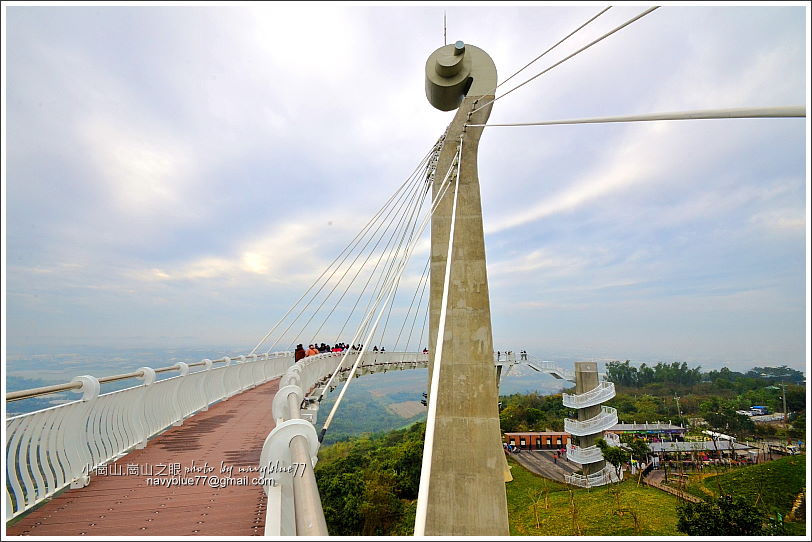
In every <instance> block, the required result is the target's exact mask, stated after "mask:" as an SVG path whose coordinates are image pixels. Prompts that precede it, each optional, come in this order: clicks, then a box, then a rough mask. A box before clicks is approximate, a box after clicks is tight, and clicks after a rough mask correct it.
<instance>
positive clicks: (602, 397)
mask: <svg viewBox="0 0 812 542" xmlns="http://www.w3.org/2000/svg"><path fill="white" fill-rule="evenodd" d="M614 396H615V385H614V383H612V382H608V381H605V380H604V381H600V382H598V384H597V385H596V386H595V387H594V388H592V389H591V390H588V391H586V392H584V393H579V394H568V393H565V394H563V395H562V402H563V403H564V406H565V407H568V408H573V409H577V410H583V409H587V408H590V407H595V406H598V405H601V404H602V403H604V402H606V401H608V400H610V399H612V398H613V397H614ZM593 410H594V409H593ZM617 422H618V418H617V410H616V409H614V408H612V407H608V406H601V408H600V411H599V412H598V413H597V415H595V416H593V417H592V418H589V419H587V420H573V419H571V418H565V419H564V431H566V432H567V433H569V434H571V435H573V436H574V437H594V436H598V435H599V434H602V433H604V431H606V430H607V429H610V428H611V427H613V426H615V425H616V424H617ZM601 436H602V437H603V438H604V440H606V442H607V443H608V444H609V445H610V446H618V445H619V444H620V438H619V437H618V436H617V435H616V434H614V433H605V434H603V435H601ZM577 440H578V442H579V443H581V444H583V441H582V440H581V439H580V438H578V439H577ZM587 442H594V440H593V439H589V440H587ZM567 459H568V460H569V461H572V462H574V463H578V464H580V465H593V468H596V467H597V466H596V465H594V464H595V463H598V462H600V461H603V460H604V459H603V453H602V452H601V449H600V448H598V446H597V445H592V446H586V447H581V446H578V445H576V444H575V443H574V442H570V443H569V445H568V446H567ZM564 481H565V482H566V483H568V484H571V485H574V486H578V487H595V486H602V485H606V484H609V483H613V482H617V481H619V477H618V475H617V472H616V471H615V468H614V467H613V466H612V465H610V464H606V465H605V466H604V467H603V468H601V469H600V470H598V471H597V472H593V473H590V474H571V475H567V476H566V477H565V479H564Z"/></svg>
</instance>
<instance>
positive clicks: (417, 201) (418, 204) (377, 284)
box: [336, 186, 425, 343]
mask: <svg viewBox="0 0 812 542" xmlns="http://www.w3.org/2000/svg"><path fill="white" fill-rule="evenodd" d="M421 190H422V187H420V186H418V188H417V190H416V191H415V193H414V196H415V199H414V200H413V201H414V203H415V204H416V205H414V206H412V205H411V203H410V204H409V205H407V209H408V208H412V209H413V210H419V209H420V207H422V201H421V199H418V197H417V196H418V194H419V193H420V191H421ZM424 195H425V194H424ZM413 212H414V211H413ZM406 214H410V215H411V213H406ZM406 214H403V215H401V220H400V221H399V222H398V226H397V227H396V229H395V231H393V232H392V236H391V237H390V238H389V241H388V242H387V243H386V246H385V247H384V249H383V251H382V252H381V254H380V256H379V257H378V260H377V262H376V263H375V267H374V268H373V269H372V272H371V273H370V275H369V276H368V277H367V281H366V283H365V284H364V287H363V288H362V289H361V292H360V293H359V294H358V297H357V298H356V300H355V303H354V304H353V307H352V309H350V311H349V313H348V314H347V318H346V320H344V324H343V325H342V326H341V329H340V330H339V332H338V335H337V338H336V341H338V340H339V338H340V337H341V334H342V333H344V329H345V328H346V327H347V324H348V323H349V322H350V320H351V319H352V316H353V314H355V309H356V308H357V307H358V303H360V301H361V299H363V297H364V294H365V293H366V291H367V288H368V287H369V283H370V282H371V281H372V277H377V280H376V282H375V286H374V287H373V289H372V292H373V294H372V295H371V296H370V299H369V302H368V303H367V306H366V308H365V309H364V311H363V312H362V314H366V313H367V312H368V311H369V307H370V304H371V303H372V301H373V300H374V299H375V294H374V292H377V291H378V289H379V287H380V285H381V280H382V279H383V276H384V273H383V272H381V273H379V274H377V275H376V274H375V272H376V271H377V269H378V266H379V265H380V264H381V262H382V261H383V258H384V256H385V255H386V254H387V253H388V254H389V260H387V263H384V265H383V268H382V269H386V268H387V266H388V265H389V263H388V262H389V261H390V260H391V258H392V257H393V256H394V254H393V253H391V252H388V251H389V246H390V245H391V243H392V240H393V239H394V238H395V236H396V234H397V229H398V228H400V224H401V223H402V221H403V219H404V218H405V217H406ZM353 343H354V341H353Z"/></svg>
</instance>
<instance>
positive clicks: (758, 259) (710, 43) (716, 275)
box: [3, 3, 810, 370]
mask: <svg viewBox="0 0 812 542" xmlns="http://www.w3.org/2000/svg"><path fill="white" fill-rule="evenodd" d="M603 7H604V5H602V4H592V5H581V4H579V5H568V4H558V5H556V4H515V5H505V4H501V3H500V4H499V5H488V4H464V3H455V4H451V3H449V4H439V3H436V4H423V5H417V4H415V5H409V4H381V5H368V4H367V5H348V4H347V5H334V4H329V5H326V4H319V5H314V4H304V5H303V4H286V5H279V4H261V3H250V4H241V5H228V6H225V5H197V6H195V5H182V6H171V5H164V6H160V5H158V6H124V5H120V6H103V5H92V6H86V7H83V6H74V5H68V4H66V5H49V6H32V5H19V4H18V5H14V4H13V3H8V4H6V5H4V7H3V9H4V21H3V22H4V25H5V28H4V33H3V39H4V40H5V43H4V48H3V51H4V53H3V54H4V55H5V58H4V62H3V67H4V81H3V100H4V103H3V105H4V115H3V119H4V120H3V122H4V127H5V134H4V135H5V137H3V153H4V157H3V158H4V159H3V213H4V228H3V238H4V273H3V280H4V288H3V291H4V298H3V301H4V314H5V317H4V326H5V340H4V345H5V348H6V349H7V351H8V352H12V351H15V350H18V349H29V350H30V349H34V350H35V349H37V348H40V347H41V348H54V347H57V348H58V347H63V346H64V347H68V346H70V345H77V344H86V345H97V346H98V345H100V346H109V347H110V348H115V347H120V346H132V345H145V346H154V345H164V344H165V345H172V346H182V345H198V346H199V345H208V344H211V345H223V344H228V345H235V347H240V346H242V347H244V350H245V351H246V352H247V351H249V350H250V349H251V348H252V347H253V345H254V344H256V342H257V341H258V340H259V338H261V337H262V336H263V334H264V333H265V332H266V331H267V330H268V328H269V327H270V326H272V325H273V324H274V323H275V322H276V321H277V320H278V319H279V318H280V316H282V315H283V314H284V313H285V311H287V309H288V308H289V307H290V306H291V304H293V303H294V302H295V301H296V299H298V297H299V296H300V295H301V294H302V293H303V292H304V291H305V289H306V288H307V287H308V286H309V285H310V283H311V282H312V281H313V280H314V279H315V278H316V277H317V276H318V275H319V274H320V273H321V272H322V270H323V269H324V268H325V266H326V265H327V264H328V263H329V262H330V261H332V260H333V258H334V257H335V256H336V255H337V254H338V253H339V252H340V251H341V249H342V248H344V246H345V245H346V244H347V243H348V242H349V241H350V240H351V239H352V238H353V237H354V236H355V234H356V233H357V232H358V231H359V229H360V228H361V227H362V226H363V224H364V223H365V222H366V220H367V219H368V218H369V217H371V216H372V215H373V213H375V212H376V210H377V209H378V208H379V207H380V206H381V204H382V203H383V202H384V201H385V200H386V199H387V198H388V197H389V196H390V195H391V194H392V193H393V192H394V191H395V189H396V188H397V187H398V186H399V185H400V184H401V183H402V182H403V181H404V180H405V179H406V177H407V176H408V175H409V174H410V172H411V171H412V170H413V168H414V167H415V166H416V165H417V163H418V162H419V161H420V159H421V158H422V157H423V155H424V154H425V153H426V151H427V150H428V149H429V148H430V147H431V145H432V144H433V143H434V141H435V140H436V139H437V137H438V136H439V135H440V134H442V132H443V130H444V129H445V127H446V125H447V124H448V123H449V122H450V120H451V118H452V117H453V112H441V111H438V110H436V109H433V108H432V107H431V105H430V104H429V103H428V101H427V100H426V97H425V91H424V64H425V60H426V58H427V57H428V55H429V54H430V53H431V52H432V51H433V50H434V49H436V48H437V47H440V46H442V45H443V43H444V40H443V13H444V12H445V14H446V19H447V38H448V41H449V42H453V41H456V40H463V41H465V42H466V43H471V44H473V45H476V46H478V47H480V48H482V49H484V50H485V51H486V52H488V53H489V54H490V55H491V57H492V58H493V60H494V62H495V64H496V66H497V70H498V72H499V80H500V81H502V80H504V79H505V78H506V77H507V76H508V75H510V74H512V73H513V72H515V71H516V70H518V69H519V68H521V67H522V66H524V65H525V64H526V63H527V62H529V61H530V60H532V59H533V58H534V57H536V56H538V55H539V54H540V53H541V52H542V51H544V50H545V49H547V48H548V47H550V46H551V45H552V44H554V43H555V42H557V41H558V40H560V39H561V38H563V37H564V36H565V35H567V34H568V33H570V32H571V31H572V30H574V29H575V28H577V27H578V26H579V25H581V24H582V23H583V22H585V21H586V20H587V19H589V18H590V17H592V16H593V15H594V14H596V13H597V12H598V11H600V10H601V9H602V8H603ZM646 7H647V6H644V5H635V4H622V3H621V4H616V5H615V6H614V7H613V8H612V9H610V10H609V11H608V12H606V13H605V14H604V15H602V16H601V17H599V18H598V19H596V20H595V21H594V22H593V23H591V24H590V25H588V26H587V27H586V28H584V29H583V30H582V31H580V32H578V33H577V34H576V35H575V36H573V37H572V38H571V39H569V40H567V41H566V42H565V43H564V44H562V45H561V46H559V48H556V49H555V50H554V51H553V52H551V53H550V54H548V55H546V56H545V57H544V58H542V59H541V60H540V61H539V62H537V63H535V64H533V66H531V67H530V68H528V69H527V70H525V71H524V72H522V73H521V74H520V75H519V76H517V77H516V78H515V79H513V80H511V82H510V83H509V84H508V85H506V88H509V87H510V86H512V83H513V81H516V82H520V81H523V80H525V79H526V78H527V77H530V76H532V75H533V74H535V73H538V72H539V71H541V70H542V69H544V68H546V67H548V66H550V65H552V64H553V63H554V62H556V61H558V60H560V59H562V58H564V57H565V56H567V55H568V54H570V53H572V52H574V51H575V50H577V49H578V48H580V47H582V46H583V45H586V44H587V43H589V42H590V41H592V40H594V39H595V38H596V37H598V36H600V35H602V34H604V33H606V32H608V31H609V30H611V29H612V28H614V27H615V26H617V25H619V24H621V23H623V22H625V21H626V20H628V19H629V18H631V17H633V16H634V15H636V14H637V13H640V12H641V11H643V10H644V9H645V8H646ZM808 33H809V10H808V6H805V5H803V4H797V5H789V6H780V7H772V6H771V7H766V6H758V5H752V6H748V7H734V6H727V5H720V6H681V5H678V4H669V3H665V4H663V7H661V8H660V9H657V10H655V11H654V12H652V13H651V14H649V15H647V16H646V17H643V18H642V19H640V20H639V21H637V22H635V23H633V24H631V25H630V26H628V27H626V28H624V29H622V30H621V31H619V32H618V33H616V34H614V35H612V36H610V37H609V38H607V39H606V40H604V41H602V42H600V43H598V44H597V45H595V46H594V47H592V48H590V49H589V50H587V51H584V52H583V53H582V54H579V55H578V56H576V57H574V58H572V59H570V60H568V61H566V62H564V63H563V64H561V65H560V66H558V67H556V68H555V69H553V70H551V71H550V72H548V73H546V74H544V75H543V76H541V77H539V78H538V79H536V80H534V81H533V82H531V83H529V84H528V85H526V86H524V87H522V88H521V89H519V90H517V91H516V92H513V93H512V94H510V95H509V96H506V97H505V98H504V99H500V100H497V102H496V103H495V104H494V108H493V112H492V114H491V118H490V121H491V122H494V123H497V122H502V123H512V122H528V121H542V120H552V119H566V118H579V117H591V116H609V115H625V114H641V113H653V112H661V111H680V110H694V109H713V108H730V107H751V106H752V107H759V106H784V105H804V104H805V105H807V107H808V100H809V94H808V91H809V87H808V85H809V72H808V67H807V66H808V63H809V59H808V58H807V56H806V55H807V53H806V52H805V51H807V50H808V46H809V36H808ZM808 130H809V124H808V120H807V119H750V120H738V119H737V120H708V121H678V122H658V123H634V124H629V123H627V124H607V125H578V126H548V127H522V128H518V127H512V128H497V127H492V128H486V129H485V133H484V135H483V137H482V140H481V144H480V151H479V177H480V183H481V193H482V207H483V220H484V224H485V242H486V250H487V264H488V276H489V282H490V299H491V313H492V319H493V333H494V347H495V348H498V349H502V350H508V349H509V350H515V351H518V350H522V349H523V350H527V351H528V352H529V353H530V354H531V357H534V358H537V359H567V360H572V361H578V360H583V359H597V360H607V359H631V360H632V361H635V362H642V361H646V362H656V361H666V362H671V361H687V362H689V363H690V364H692V365H693V364H700V365H702V366H703V367H720V366H723V365H724V366H728V367H730V368H731V369H736V370H746V369H749V368H751V367H753V366H754V365H781V364H785V365H788V366H790V367H793V368H796V369H800V370H805V368H806V366H807V365H808V362H809V353H808V352H809V350H808V349H809V346H808V335H807V327H808V321H807V320H808V317H809V292H808V290H807V276H808V267H807V266H808V262H809V255H808V234H809V208H808V200H809V193H808V191H809V186H810V185H809V173H808V152H809V140H808V138H807V136H806V134H807V133H808ZM418 252H420V251H418ZM425 254H426V252H425V247H423V257H425ZM416 256H420V254H417V255H416ZM413 278H414V277H412V279H413ZM406 282H409V281H408V280H407V281H406ZM412 282H414V280H412Z"/></svg>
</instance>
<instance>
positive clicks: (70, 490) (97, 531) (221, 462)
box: [6, 352, 515, 536]
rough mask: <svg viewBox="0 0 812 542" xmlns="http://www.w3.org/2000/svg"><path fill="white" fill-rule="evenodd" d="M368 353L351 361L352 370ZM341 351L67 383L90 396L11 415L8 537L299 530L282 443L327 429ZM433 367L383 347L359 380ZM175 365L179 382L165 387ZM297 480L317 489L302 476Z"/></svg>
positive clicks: (363, 364)
mask: <svg viewBox="0 0 812 542" xmlns="http://www.w3.org/2000/svg"><path fill="white" fill-rule="evenodd" d="M357 356H358V354H357V353H349V354H348V358H349V363H347V362H346V361H345V364H348V365H349V364H352V363H353V362H354V361H357V360H356V358H357ZM342 357H343V354H342V353H327V354H321V355H318V356H312V357H310V358H305V360H302V361H300V362H299V363H296V364H294V363H293V355H292V353H290V352H280V353H276V354H264V355H259V356H240V357H239V358H235V359H233V360H232V359H230V358H222V359H220V360H214V361H211V360H203V361H202V362H198V363H194V364H189V365H187V364H185V363H179V364H177V365H176V366H173V367H171V368H163V369H157V370H153V369H150V368H146V367H144V368H141V369H139V370H138V371H136V372H135V373H132V374H131V375H132V376H133V377H136V378H139V379H141V380H142V383H141V384H140V385H137V386H134V387H131V388H127V389H124V390H120V391H115V392H111V393H106V394H99V382H100V381H105V380H107V381H109V380H110V377H108V378H107V379H95V378H93V377H90V376H84V377H77V379H74V381H73V382H72V383H70V384H67V385H65V386H62V387H66V386H68V387H70V388H72V389H73V390H74V391H77V392H79V393H82V394H83V397H82V399H80V400H77V401H72V402H70V403H66V404H62V405H58V406H56V407H52V408H48V409H44V410H40V411H36V412H31V413H28V414H23V415H20V416H15V417H12V418H9V419H7V420H6V429H7V431H6V461H7V465H8V466H9V467H8V469H7V474H8V476H7V485H6V503H7V507H6V510H7V516H6V519H7V521H8V520H10V521H9V522H8V523H7V533H8V534H9V535H36V536H81V535H98V536H121V535H135V536H137V535H162V536H186V535H209V536H248V535H254V534H256V535H262V534H293V533H296V532H297V529H296V527H295V526H294V525H292V524H291V522H292V520H291V518H295V517H296V513H295V512H294V509H298V507H297V505H296V502H295V499H294V497H295V495H294V492H292V491H291V492H287V493H286V492H285V491H284V489H285V484H284V482H283V483H282V484H280V485H277V486H269V482H268V479H267V478H274V477H275V478H276V479H279V478H280V476H279V475H278V473H277V474H275V475H274V476H269V475H266V473H267V472H269V470H268V467H270V468H274V467H273V465H274V464H275V463H274V461H275V457H270V456H268V453H269V452H268V450H272V449H273V446H274V444H273V443H271V442H270V441H271V440H272V439H271V435H273V434H274V432H279V430H280V429H282V428H284V427H288V428H290V427H293V426H294V425H295V426H297V427H301V426H302V424H304V425H305V426H309V427H310V428H311V429H310V430H311V431H312V432H313V433H312V435H315V430H314V429H313V426H312V425H311V424H315V422H316V415H317V411H318V397H320V396H321V394H323V393H326V392H327V391H328V390H325V389H324V388H325V383H326V381H327V380H328V378H329V377H330V376H332V374H333V373H336V374H335V379H334V380H333V381H334V382H340V381H342V380H345V379H346V378H347V376H348V375H349V371H348V370H347V369H345V368H344V366H345V365H342V366H341V368H339V369H338V371H336V369H337V367H338V365H339V362H340V361H341V359H342ZM505 358H506V356H505V355H504V354H502V355H501V356H500V357H499V359H498V360H497V356H496V355H495V356H494V363H495V365H496V366H497V368H499V367H500V366H502V365H504V364H512V363H515V358H513V357H510V358H508V359H505ZM427 363H428V354H425V353H419V352H386V353H371V354H370V355H369V358H368V359H366V360H361V361H360V363H359V364H358V367H357V371H356V374H357V375H359V376H360V375H365V374H372V373H376V372H383V371H389V370H406V369H415V368H421V367H425V366H426V365H427ZM168 370H174V371H177V372H178V373H179V374H178V375H177V376H173V377H170V378H167V379H164V380H157V379H156V372H167V371H168ZM280 388H282V393H279V391H280ZM21 394H23V395H24V392H15V396H19V395H21ZM9 395H11V394H9ZM7 400H8V396H7ZM300 407H301V409H300ZM297 424H298V425H297ZM288 441H289V442H291V445H292V443H293V441H294V439H293V438H292V437H288ZM311 441H312V439H311ZM286 444H287V443H286ZM309 444H311V445H312V442H309ZM317 449H318V443H316V444H315V445H313V446H312V447H311V450H310V454H311V459H313V464H315V455H316V453H317ZM274 453H276V452H274ZM271 455H273V454H271ZM277 455H278V454H277ZM306 455H307V454H306ZM294 459H295V458H294ZM303 463H304V462H303ZM291 464H295V463H292V459H291V458H290V457H287V458H286V460H285V461H283V464H282V465H281V466H279V462H278V461H276V465H277V466H279V470H283V469H284V467H285V465H288V466H290V465H291ZM261 465H263V466H264V468H262V467H261ZM261 470H262V471H263V472H260V471H261ZM310 472H311V473H312V469H310ZM291 474H297V475H294V476H291ZM290 478H292V479H293V483H294V484H296V483H300V484H304V483H305V482H300V480H305V478H303V477H299V476H298V473H287V480H288V481H289V480H290ZM281 479H282V480H283V481H284V480H285V479H286V478H285V475H284V474H282V475H281ZM312 485H313V486H315V480H314V479H313V482H312ZM312 489H315V487H313V488H312ZM316 491H317V490H316ZM317 495H318V494H317V493H316V496H317ZM269 497H270V498H269ZM268 502H271V503H272V504H271V505H270V506H269V505H268V504H267V503H268ZM269 508H270V509H269ZM319 511H320V510H319ZM286 518H287V519H286Z"/></svg>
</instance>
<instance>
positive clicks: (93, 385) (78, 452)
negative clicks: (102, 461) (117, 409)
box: [68, 375, 101, 489]
mask: <svg viewBox="0 0 812 542" xmlns="http://www.w3.org/2000/svg"><path fill="white" fill-rule="evenodd" d="M71 382H81V383H82V387H81V388H79V389H77V390H75V391H76V392H78V393H81V394H82V399H81V401H82V402H83V403H85V404H86V405H85V408H84V409H83V410H82V412H81V415H80V416H76V417H75V418H74V419H73V423H72V424H71V425H72V426H73V427H72V429H73V431H72V432H73V434H74V435H75V436H76V437H77V438H76V440H74V441H73V445H72V446H71V447H70V448H69V453H68V456H69V458H70V459H69V460H68V461H69V462H70V464H71V470H72V471H73V473H72V476H71V478H72V480H71V483H70V487H71V489H76V488H80V487H85V486H86V485H88V484H89V483H90V469H91V468H93V465H91V464H90V463H91V462H92V457H93V456H92V455H91V454H90V448H89V446H88V434H87V427H86V426H85V425H84V423H83V422H85V421H86V420H87V413H88V412H90V411H91V410H92V409H93V406H94V405H95V403H96V400H97V399H98V398H99V392H100V391H101V384H99V380H98V379H97V378H96V377H93V376H90V375H84V376H77V377H76V378H74V379H73V380H71ZM71 459H72V460H71ZM77 467H78V469H77Z"/></svg>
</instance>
